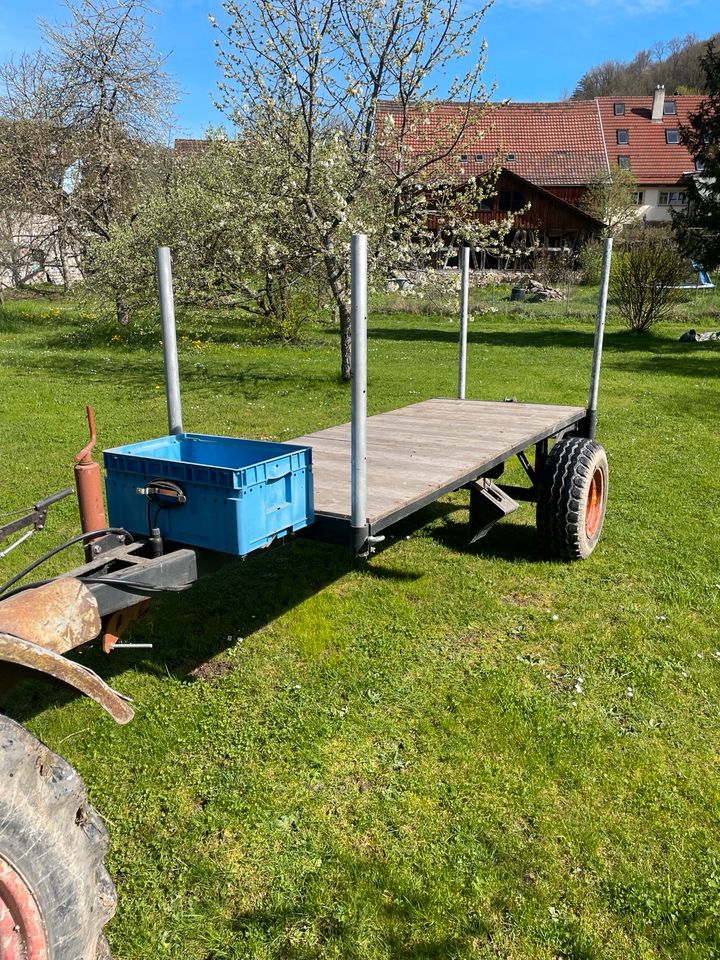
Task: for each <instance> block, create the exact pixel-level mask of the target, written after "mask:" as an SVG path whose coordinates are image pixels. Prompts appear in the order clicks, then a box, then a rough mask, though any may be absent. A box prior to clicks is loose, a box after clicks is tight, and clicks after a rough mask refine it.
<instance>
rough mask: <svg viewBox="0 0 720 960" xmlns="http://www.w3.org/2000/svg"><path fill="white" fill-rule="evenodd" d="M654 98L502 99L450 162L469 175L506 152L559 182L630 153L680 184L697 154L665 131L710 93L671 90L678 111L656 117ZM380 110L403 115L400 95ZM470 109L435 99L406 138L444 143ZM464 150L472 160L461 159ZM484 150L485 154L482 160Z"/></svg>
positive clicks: (637, 163) (415, 146) (639, 171)
mask: <svg viewBox="0 0 720 960" xmlns="http://www.w3.org/2000/svg"><path fill="white" fill-rule="evenodd" d="M652 101H653V98H652V96H644V97H624V98H620V97H598V98H597V99H596V100H565V101H561V102H559V103H510V104H500V105H497V106H495V107H494V108H493V109H492V110H489V111H488V112H487V113H486V114H485V115H484V116H482V115H480V116H479V118H478V119H477V120H475V121H474V122H472V123H471V125H470V127H469V128H468V131H467V133H466V135H465V136H464V137H463V139H462V140H461V141H460V142H459V143H458V145H457V147H456V148H454V149H453V152H452V156H451V157H449V158H448V159H447V160H446V161H444V163H443V169H444V170H445V171H447V172H449V173H450V174H451V175H454V176H457V179H458V180H465V179H467V178H468V177H471V176H476V175H479V174H480V173H482V172H483V171H485V170H486V169H487V168H488V166H489V165H491V164H492V162H493V160H494V158H495V157H496V156H497V155H498V154H500V155H502V160H501V162H502V163H503V165H504V166H506V167H507V168H508V169H512V170H514V171H515V172H516V173H517V174H519V175H520V176H522V177H525V178H526V179H527V180H530V181H531V182H532V183H536V184H538V185H540V186H543V187H558V186H571V185H582V184H586V183H587V182H588V181H589V180H590V179H591V178H592V177H593V175H594V174H596V173H597V172H598V171H599V170H608V169H610V170H612V169H614V168H615V167H616V166H617V158H618V156H628V157H630V168H631V169H632V171H633V172H634V174H635V176H636V178H637V181H638V183H640V184H643V185H649V184H657V185H668V186H669V185H672V184H676V183H679V182H681V181H682V179H683V175H684V174H686V173H688V172H689V171H691V170H692V169H693V161H692V158H691V157H690V154H689V153H688V151H687V149H686V148H685V147H684V146H683V145H682V144H680V143H677V144H670V143H667V142H666V138H665V131H666V130H667V129H673V130H674V129H677V128H678V127H679V125H680V123H687V121H688V116H689V114H691V113H694V112H695V111H696V110H697V109H698V107H699V105H700V103H701V101H702V97H692V96H676V97H671V96H667V97H666V102H669V101H674V102H675V104H676V110H677V113H676V115H675V116H668V115H665V116H664V117H663V120H662V121H661V122H659V123H653V122H652V120H651V110H652ZM619 102H622V103H624V104H625V115H624V116H621V117H616V116H615V115H614V109H613V105H614V104H615V103H619ZM419 109H420V108H418V115H419ZM378 110H379V114H380V116H379V123H382V118H383V116H388V115H394V116H395V117H399V116H400V110H399V107H398V105H397V104H395V103H389V102H384V103H381V104H379V107H378ZM465 110H466V106H465V105H464V104H460V103H439V104H436V105H434V106H432V107H431V108H430V109H429V112H428V114H427V117H423V118H422V119H421V120H417V119H416V122H415V129H414V130H413V132H412V134H411V136H410V137H409V138H408V140H407V143H406V146H407V147H408V149H409V150H410V151H412V152H415V153H422V152H424V151H426V150H429V149H431V148H432V145H433V144H434V143H442V141H443V136H445V137H446V138H447V133H446V131H447V130H448V129H450V128H451V126H452V124H453V122H455V123H456V124H457V122H458V118H459V117H461V116H462V115H463V112H464V111H465ZM478 112H479V111H478ZM618 129H625V130H627V131H628V143H627V144H625V145H621V144H618V143H617V130H618ZM463 154H465V155H466V156H467V160H466V161H461V160H460V157H461V156H462V155H463ZM508 154H513V155H514V160H511V159H508V156H507V155H508ZM478 155H482V160H479V161H478V160H476V157H477V156H478Z"/></svg>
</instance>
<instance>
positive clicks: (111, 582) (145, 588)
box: [80, 577, 192, 593]
mask: <svg viewBox="0 0 720 960" xmlns="http://www.w3.org/2000/svg"><path fill="white" fill-rule="evenodd" d="M80 581H81V583H106V584H108V586H111V587H117V588H118V590H122V589H125V588H126V587H127V588H129V589H130V590H137V591H138V592H139V593H168V592H170V593H180V592H181V591H182V590H188V589H189V588H190V587H191V586H192V582H190V583H175V584H170V585H168V586H161V585H157V584H152V583H142V582H141V581H139V580H115V579H113V577H80Z"/></svg>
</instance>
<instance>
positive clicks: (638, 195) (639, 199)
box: [630, 190, 645, 207]
mask: <svg viewBox="0 0 720 960" xmlns="http://www.w3.org/2000/svg"><path fill="white" fill-rule="evenodd" d="M630 197H631V199H632V202H633V203H634V204H635V206H636V207H639V206H641V205H642V203H643V201H644V199H645V194H644V192H643V191H642V190H633V192H632V193H631V194H630Z"/></svg>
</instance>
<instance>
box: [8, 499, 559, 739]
mask: <svg viewBox="0 0 720 960" xmlns="http://www.w3.org/2000/svg"><path fill="white" fill-rule="evenodd" d="M466 510H467V505H466V504H465V503H452V502H448V501H438V502H436V503H433V504H431V505H430V506H428V507H425V508H424V509H423V510H421V511H419V512H418V513H416V514H414V515H412V516H410V517H408V518H406V519H405V520H403V521H401V522H400V523H397V524H395V525H394V526H393V527H392V528H391V529H390V530H389V531H388V533H389V536H388V538H387V539H386V540H385V541H384V543H383V544H382V547H381V550H380V551H379V553H378V554H377V555H376V556H375V557H374V559H373V562H372V563H366V562H364V561H363V560H358V559H356V558H355V557H354V556H353V555H352V554H351V553H350V552H349V550H347V549H345V548H343V547H335V546H330V545H328V544H324V543H320V542H316V541H313V540H310V539H305V538H298V539H294V540H291V541H288V542H285V543H284V542H282V541H280V543H279V544H278V545H277V546H275V547H273V548H271V549H270V550H267V551H264V552H261V553H255V554H252V555H251V556H249V557H247V558H246V559H245V560H237V559H234V558H231V557H225V556H223V555H214V556H215V561H214V562H213V564H212V567H213V569H210V570H209V572H207V573H206V575H204V576H201V578H200V579H199V580H198V581H197V582H196V583H195V584H193V586H192V587H191V588H190V589H189V590H186V591H183V592H181V593H167V594H162V595H160V596H158V597H156V598H154V599H153V601H152V604H151V607H150V613H149V614H148V615H147V616H146V617H145V618H144V619H143V620H141V621H139V622H138V623H137V624H136V625H135V626H134V627H133V628H131V631H130V633H129V634H128V635H127V636H125V637H123V638H122V640H121V642H122V641H125V642H132V641H134V642H140V643H152V645H153V648H152V651H149V652H148V651H146V650H130V649H128V650H123V649H122V648H119V649H116V650H115V651H113V653H112V654H110V655H105V654H103V653H101V652H100V651H99V649H97V648H96V647H89V648H86V649H84V650H78V651H75V652H73V653H72V654H71V658H72V659H77V660H79V661H81V662H82V663H83V664H85V665H86V666H88V667H90V668H91V669H92V670H95V671H96V672H97V673H98V674H99V675H100V676H101V677H103V679H105V680H106V681H107V682H108V683H110V684H112V678H113V676H114V675H116V674H118V673H123V672H125V671H126V670H128V669H133V670H136V671H138V670H139V671H142V672H145V673H149V674H151V675H153V676H164V675H166V673H167V672H168V671H169V672H171V673H173V674H174V675H178V676H184V677H186V678H187V679H188V682H195V677H194V676H193V671H195V670H196V669H197V668H198V667H201V665H202V664H205V663H206V662H207V661H208V660H211V659H212V658H213V657H215V656H216V655H217V654H219V653H222V651H223V650H225V649H227V648H228V647H229V646H232V645H233V644H234V643H235V641H236V638H237V637H247V636H250V635H252V634H253V633H255V632H257V631H259V630H261V629H262V628H263V627H265V626H267V625H268V624H270V623H272V622H273V621H275V620H277V619H278V618H279V617H280V616H282V615H283V614H285V613H287V612H288V611H290V610H293V609H294V608H295V607H297V606H298V605H299V604H301V603H303V602H304V601H305V600H307V599H309V598H310V597H312V596H314V595H315V594H317V593H319V592H321V591H322V590H324V589H325V588H326V587H328V586H330V585H331V584H333V583H336V582H337V581H338V580H340V579H342V578H343V577H344V576H346V575H347V574H349V573H351V572H353V571H360V572H361V574H362V576H364V577H366V578H368V580H392V581H408V582H411V581H413V580H416V579H419V578H420V577H421V576H422V573H421V572H413V571H407V572H403V571H398V570H395V569H390V568H389V567H387V566H385V565H383V564H382V562H381V557H382V553H383V552H384V551H385V550H388V549H390V548H391V547H392V546H393V545H394V544H395V543H397V541H398V540H400V539H403V538H405V537H408V536H411V535H412V534H413V533H416V532H417V531H419V530H421V529H426V530H427V533H426V535H427V536H428V537H431V538H432V539H433V540H435V541H436V542H437V543H439V544H441V545H442V546H444V547H446V548H447V549H449V550H452V551H454V552H458V553H463V552H472V553H477V554H479V555H481V556H483V557H496V558H501V559H503V560H507V561H513V560H524V561H531V562H532V561H539V560H540V559H541V556H540V552H539V550H538V544H537V538H536V535H535V530H534V528H530V527H527V526H524V525H520V524H513V523H512V522H511V521H504V522H502V523H500V524H498V525H497V526H496V527H495V528H494V529H493V530H491V531H490V533H489V534H488V535H487V536H486V537H485V538H483V539H482V540H481V541H479V542H478V543H477V544H474V545H470V544H469V534H468V527H467V522H466V513H465V511H466ZM458 514H460V517H461V519H458V518H457V515H458ZM438 520H441V521H442V522H441V523H437V522H436V521H438ZM78 696H81V695H80V694H78V693H76V691H74V690H73V689H72V688H69V687H67V686H65V685H64V684H61V683H56V682H55V681H54V680H52V679H51V678H48V677H44V676H38V675H32V674H27V675H23V677H21V682H19V683H18V684H17V686H15V687H14V688H13V689H12V690H11V692H10V693H9V695H7V697H6V698H4V700H3V702H4V704H5V705H6V707H7V712H8V713H9V714H10V715H11V716H12V717H13V718H15V719H16V720H18V721H19V722H24V721H26V720H28V719H30V718H31V717H33V716H34V715H35V714H36V713H38V712H40V711H42V710H44V709H45V708H47V707H48V706H50V705H60V704H62V703H67V702H70V701H71V700H74V699H76V698H77V697H78Z"/></svg>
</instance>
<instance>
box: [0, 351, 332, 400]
mask: <svg viewBox="0 0 720 960" xmlns="http://www.w3.org/2000/svg"><path fill="white" fill-rule="evenodd" d="M37 349H38V351H39V356H38V360H37V364H36V366H35V368H34V369H35V370H44V371H47V372H48V373H51V374H57V375H58V376H60V377H64V378H67V379H74V380H82V381H83V382H84V383H111V382H113V383H114V382H116V381H118V382H120V383H121V385H122V386H123V387H124V388H127V387H131V388H144V389H150V388H151V386H152V385H157V384H161V383H163V377H164V373H163V362H162V352H161V351H160V349H159V348H158V351H157V354H156V355H155V354H152V353H150V352H149V351H144V350H133V351H124V350H118V352H117V354H116V355H115V356H107V355H104V356H103V355H93V354H89V355H85V356H83V355H82V354H78V353H73V352H67V353H65V352H60V351H56V352H52V353H50V352H48V351H46V350H45V348H44V346H43V345H41V344H38V345H37ZM241 356H242V355H241V353H239V354H238V364H237V366H235V365H234V364H233V365H232V366H231V364H230V362H228V361H224V362H223V369H218V368H217V365H216V364H215V363H214V362H206V360H205V358H204V357H203V354H202V352H198V353H197V355H195V356H191V357H188V356H183V355H182V354H181V356H180V377H181V382H182V384H183V386H184V387H188V388H190V389H197V390H198V393H201V392H202V391H203V390H205V391H207V392H210V393H215V392H216V391H217V389H218V388H227V386H228V385H232V389H233V392H235V393H237V392H240V393H241V395H242V396H244V397H246V398H247V399H251V400H253V399H257V398H258V397H259V396H260V394H259V393H258V392H257V391H256V390H255V389H254V386H255V385H259V384H262V383H276V384H290V385H292V384H295V385H296V386H297V389H301V388H302V389H307V388H308V387H313V386H323V387H325V386H328V385H330V386H338V387H341V386H342V380H341V378H340V373H339V371H336V370H335V369H332V370H330V369H328V370H327V372H325V373H320V374H311V373H309V372H308V371H307V370H306V369H303V367H302V366H298V365H297V363H295V364H291V362H290V358H288V365H287V369H286V370H277V368H275V369H271V368H270V367H269V366H268V365H267V364H263V362H262V361H260V360H252V361H251V362H250V363H248V359H247V357H244V358H243V361H242V366H241V365H240V364H241V360H240V358H241ZM3 365H4V366H5V367H6V368H16V369H17V370H19V371H22V372H24V373H25V372H27V364H25V363H23V362H22V361H21V360H17V361H13V360H12V358H6V359H5V361H4V364H3ZM116 370H118V371H120V374H116ZM345 389H347V387H346V385H345Z"/></svg>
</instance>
